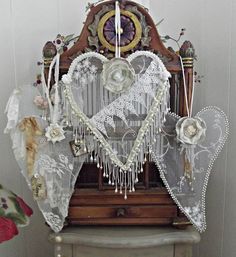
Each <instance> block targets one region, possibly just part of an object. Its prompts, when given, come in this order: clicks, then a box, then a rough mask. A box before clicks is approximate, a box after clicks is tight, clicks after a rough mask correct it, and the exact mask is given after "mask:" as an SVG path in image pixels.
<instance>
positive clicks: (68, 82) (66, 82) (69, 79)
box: [62, 74, 72, 84]
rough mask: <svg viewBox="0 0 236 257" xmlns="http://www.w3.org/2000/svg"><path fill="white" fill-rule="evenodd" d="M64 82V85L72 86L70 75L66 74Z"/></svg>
mask: <svg viewBox="0 0 236 257" xmlns="http://www.w3.org/2000/svg"><path fill="white" fill-rule="evenodd" d="M62 82H63V83H64V84H70V83H71V82H72V79H71V76H70V75H69V74H65V75H63V76H62Z"/></svg>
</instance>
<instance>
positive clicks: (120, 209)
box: [116, 208, 125, 217]
mask: <svg viewBox="0 0 236 257" xmlns="http://www.w3.org/2000/svg"><path fill="white" fill-rule="evenodd" d="M116 216H117V217H124V216H125V209H124V208H119V209H118V210H117V212H116Z"/></svg>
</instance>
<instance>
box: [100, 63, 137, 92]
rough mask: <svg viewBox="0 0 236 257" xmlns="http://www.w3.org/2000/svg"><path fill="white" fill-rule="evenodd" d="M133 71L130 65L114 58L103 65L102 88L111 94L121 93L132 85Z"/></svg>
mask: <svg viewBox="0 0 236 257" xmlns="http://www.w3.org/2000/svg"><path fill="white" fill-rule="evenodd" d="M134 79H135V71H134V69H133V67H132V66H131V64H130V63H129V62H128V61H127V60H125V59H122V58H114V59H112V60H110V61H108V62H105V63H104V64H103V71H102V81H103V84H104V87H105V88H106V89H107V90H109V91H111V92H113V93H116V94H118V93H123V92H125V91H127V90H128V89H129V88H130V87H131V86H132V84H133V82H134Z"/></svg>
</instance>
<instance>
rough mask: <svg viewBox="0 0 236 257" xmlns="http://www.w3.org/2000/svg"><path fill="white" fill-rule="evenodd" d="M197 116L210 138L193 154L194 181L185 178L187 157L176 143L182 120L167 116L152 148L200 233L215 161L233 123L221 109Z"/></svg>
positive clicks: (170, 186)
mask: <svg viewBox="0 0 236 257" xmlns="http://www.w3.org/2000/svg"><path fill="white" fill-rule="evenodd" d="M196 117H200V118H201V119H202V120H204V121H205V123H206V126H207V132H206V137H205V139H204V141H203V142H201V143H199V144H198V145H196V147H195V148H194V151H193V159H194V163H195V165H194V167H193V170H192V172H193V181H191V183H190V181H189V180H188V179H187V178H186V177H185V176H184V172H185V170H186V162H185V155H184V152H183V151H182V149H181V147H180V145H179V143H178V142H177V141H176V132H175V125H176V123H177V121H178V120H179V118H180V117H178V116H176V115H174V114H168V115H167V117H166V118H167V121H166V123H165V127H164V128H163V131H162V133H160V134H158V135H157V137H156V142H155V143H153V145H152V149H151V152H152V158H153V160H154V161H155V163H156V165H157V166H158V168H159V172H160V174H161V177H162V179H163V182H164V184H165V186H166V187H167V189H168V191H169V193H170V195H171V196H172V198H173V200H174V201H175V202H176V204H177V205H178V206H179V208H180V209H181V211H183V213H185V215H186V216H187V217H188V219H189V220H190V221H191V222H192V224H193V225H194V226H195V227H196V228H197V229H198V230H199V231H200V232H203V231H204V230H205V229H206V216H205V195H206V189H207V184H208V180H209V176H210V172H211V170H212V167H213V164H214V161H215V159H216V158H217V156H218V154H219V153H220V151H221V150H222V148H223V145H224V143H225V141H226V138H227V135H228V132H229V124H228V120H227V117H226V115H225V114H224V113H223V112H222V111H221V110H220V109H218V108H217V107H207V108H205V109H203V110H202V111H200V112H199V113H198V114H197V115H196Z"/></svg>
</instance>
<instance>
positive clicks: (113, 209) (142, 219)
mask: <svg viewBox="0 0 236 257" xmlns="http://www.w3.org/2000/svg"><path fill="white" fill-rule="evenodd" d="M68 217H69V220H70V222H71V223H74V224H83V223H84V224H85V223H87V224H100V223H101V224H107V225H108V224H114V223H117V224H128V223H129V224H149V223H152V224H163V222H164V223H166V222H167V224H168V223H171V221H172V220H173V218H174V217H177V207H176V206H175V205H162V206H161V205H158V206H152V205H150V206H148V205H145V206H104V207H102V206H97V207H94V206H93V207H92V206H83V207H79V206H76V207H71V208H70V209H69V216H68Z"/></svg>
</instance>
